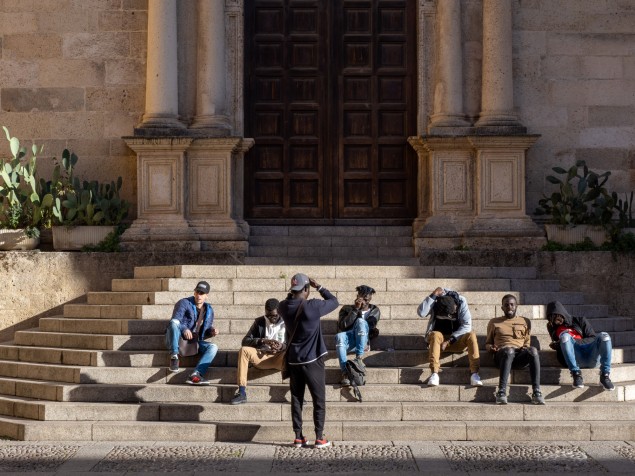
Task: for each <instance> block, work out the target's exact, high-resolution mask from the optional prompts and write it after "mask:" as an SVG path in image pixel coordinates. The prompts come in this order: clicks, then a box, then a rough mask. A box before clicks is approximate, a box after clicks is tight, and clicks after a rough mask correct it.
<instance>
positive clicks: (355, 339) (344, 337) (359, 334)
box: [335, 319, 368, 372]
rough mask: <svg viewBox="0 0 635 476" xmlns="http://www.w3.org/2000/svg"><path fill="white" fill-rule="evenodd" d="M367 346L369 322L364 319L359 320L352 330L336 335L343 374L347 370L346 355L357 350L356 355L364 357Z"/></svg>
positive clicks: (336, 345)
mask: <svg viewBox="0 0 635 476" xmlns="http://www.w3.org/2000/svg"><path fill="white" fill-rule="evenodd" d="M366 344H368V322H366V321H365V320H364V319H357V320H356V321H355V324H353V328H352V329H351V330H349V331H344V332H339V333H337V334H336V335H335V348H336V349H337V357H338V358H339V360H340V368H341V369H342V372H344V370H345V369H346V353H347V352H351V351H352V350H355V355H356V356H360V357H361V356H362V355H364V349H365V348H366Z"/></svg>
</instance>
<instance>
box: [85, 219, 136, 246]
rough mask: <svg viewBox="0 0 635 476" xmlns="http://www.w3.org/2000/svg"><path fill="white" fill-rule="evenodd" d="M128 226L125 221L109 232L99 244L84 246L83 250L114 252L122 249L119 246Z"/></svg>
mask: <svg viewBox="0 0 635 476" xmlns="http://www.w3.org/2000/svg"><path fill="white" fill-rule="evenodd" d="M128 227H129V225H127V224H125V223H122V224H120V225H117V228H115V230H114V231H111V232H110V233H108V235H106V238H104V239H103V240H102V241H100V242H99V243H98V244H96V245H95V246H88V245H87V246H84V247H83V248H82V251H100V252H103V253H113V252H116V251H121V247H120V246H119V244H120V243H121V235H123V232H124V231H126V229H127V228H128Z"/></svg>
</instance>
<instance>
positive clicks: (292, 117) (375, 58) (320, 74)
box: [0, 0, 635, 251]
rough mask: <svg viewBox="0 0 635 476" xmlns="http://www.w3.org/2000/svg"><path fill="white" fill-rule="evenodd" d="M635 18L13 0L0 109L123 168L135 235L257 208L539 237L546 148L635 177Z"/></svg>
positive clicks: (2, 4) (489, 238) (571, 8)
mask: <svg viewBox="0 0 635 476" xmlns="http://www.w3.org/2000/svg"><path fill="white" fill-rule="evenodd" d="M634 25H635V2H634V1H632V0H367V1H361V0H359V1H358V0H347V1H344V0H343V1H342V2H326V1H317V0H316V1H309V0H279V1H269V2H263V1H259V0H32V1H29V0H2V1H0V34H1V35H2V38H1V46H2V58H1V59H0V108H1V109H0V119H1V120H0V123H2V124H4V125H7V126H8V127H9V129H10V130H11V133H12V134H13V135H16V136H18V137H20V138H21V139H22V140H26V141H30V140H33V141H35V142H36V143H38V144H40V143H41V144H44V145H45V150H47V151H48V153H49V154H51V155H58V156H59V155H60V154H61V151H62V149H63V148H64V147H69V148H72V149H73V150H74V151H75V152H76V153H77V154H78V155H79V156H80V164H79V167H78V170H79V173H80V175H81V174H82V173H84V174H91V177H93V176H94V177H95V178H100V179H110V178H112V177H113V176H116V175H122V176H123V177H124V184H125V185H124V188H125V194H126V195H127V198H129V199H131V200H133V202H134V203H136V215H135V222H134V224H133V226H132V227H131V228H130V229H129V230H128V231H127V232H126V235H125V240H126V243H127V246H128V247H130V248H131V249H134V248H135V247H139V246H141V247H143V248H144V249H148V248H149V249H157V250H160V249H164V250H165V249H167V250H170V249H175V247H177V248H178V249H182V250H198V249H203V250H232V251H237V250H238V251H240V250H246V246H247V236H248V233H249V224H250V223H280V224H286V223H298V224H315V225H321V226H324V225H329V224H349V223H351V224H353V223H354V224H360V223H361V224H364V223H372V224H409V225H410V224H411V225H412V227H413V238H414V241H415V244H416V245H417V246H418V247H425V248H427V247H454V246H456V245H458V244H467V245H468V246H471V247H475V248H478V247H497V246H506V247H520V248H522V247H530V248H531V247H534V248H535V247H537V246H538V245H539V244H540V243H541V242H542V241H543V240H544V238H543V237H542V230H541V229H540V227H538V226H537V225H536V224H535V223H534V222H533V221H532V220H531V215H532V214H533V210H534V209H535V207H536V205H537V202H538V199H539V198H540V197H541V196H542V194H543V193H547V192H549V191H550V186H549V184H548V183H547V182H546V180H545V177H546V175H548V174H549V172H550V169H551V167H553V166H555V165H561V166H568V165H570V164H572V163H573V162H574V161H575V160H577V159H584V160H586V162H587V164H588V165H589V166H590V167H591V168H594V169H596V170H602V171H604V170H610V171H611V172H612V176H611V179H610V181H609V184H610V187H611V189H612V190H615V191H617V192H627V191H630V190H631V189H633V188H634V187H633V185H634V184H635V176H634V174H633V170H634V169H635V166H634V165H633V164H634V162H635V152H633V151H634V150H635V55H634V53H635V26H634ZM4 147H5V148H6V145H5V146H4ZM50 167H51V166H50V163H47V162H46V161H43V163H42V164H41V166H40V171H41V174H43V175H45V174H46V173H47V172H48V171H50Z"/></svg>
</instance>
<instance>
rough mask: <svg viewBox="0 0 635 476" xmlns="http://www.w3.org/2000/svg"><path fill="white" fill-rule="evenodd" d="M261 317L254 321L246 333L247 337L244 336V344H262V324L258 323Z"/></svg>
mask: <svg viewBox="0 0 635 476" xmlns="http://www.w3.org/2000/svg"><path fill="white" fill-rule="evenodd" d="M259 319H260V318H258V319H256V320H254V323H253V324H252V325H251V328H250V329H249V330H248V331H247V334H245V337H243V341H242V343H241V345H242V346H244V347H258V346H259V345H260V341H261V340H262V338H263V336H262V335H261V332H260V329H261V326H259V325H258V320H259Z"/></svg>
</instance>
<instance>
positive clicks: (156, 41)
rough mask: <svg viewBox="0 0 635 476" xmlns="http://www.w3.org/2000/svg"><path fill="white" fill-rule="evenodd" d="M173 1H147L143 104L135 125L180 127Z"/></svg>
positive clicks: (175, 18) (174, 0) (140, 126)
mask: <svg viewBox="0 0 635 476" xmlns="http://www.w3.org/2000/svg"><path fill="white" fill-rule="evenodd" d="M176 2H177V0H149V2H148V56H147V69H146V107H145V114H144V115H143V118H142V120H141V124H139V126H138V127H139V128H179V129H182V128H184V125H183V124H182V123H181V122H180V121H179V120H178V114H179V98H178V96H179V85H178V69H177V68H178V56H177V34H176V23H177V17H176Z"/></svg>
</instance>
